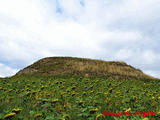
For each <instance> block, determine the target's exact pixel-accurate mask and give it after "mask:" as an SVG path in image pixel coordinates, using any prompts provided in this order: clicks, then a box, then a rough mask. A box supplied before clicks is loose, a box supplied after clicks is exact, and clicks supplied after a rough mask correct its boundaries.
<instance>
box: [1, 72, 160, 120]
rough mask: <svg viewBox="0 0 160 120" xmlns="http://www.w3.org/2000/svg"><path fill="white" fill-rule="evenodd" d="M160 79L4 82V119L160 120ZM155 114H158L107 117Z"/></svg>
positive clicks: (39, 77) (59, 78)
mask: <svg viewBox="0 0 160 120" xmlns="http://www.w3.org/2000/svg"><path fill="white" fill-rule="evenodd" d="M159 86H160V81H159V80H146V81H145V80H122V79H120V80H116V79H111V78H100V77H84V76H71V75H68V76H67V75H61V76H60V75H52V76H51V75H50V76H45V75H38V74H37V75H36V74H35V75H21V76H15V77H11V78H4V79H0V119H2V120H3V119H8V120H160V87H159ZM105 110H106V111H112V112H125V111H128V112H132V113H136V112H137V111H139V112H140V111H141V112H150V111H152V112H155V113H156V115H152V116H150V115H143V114H142V115H136V116H135V115H134V114H133V115H130V116H129V115H128V116H127V115H106V116H104V115H103V112H104V111H105Z"/></svg>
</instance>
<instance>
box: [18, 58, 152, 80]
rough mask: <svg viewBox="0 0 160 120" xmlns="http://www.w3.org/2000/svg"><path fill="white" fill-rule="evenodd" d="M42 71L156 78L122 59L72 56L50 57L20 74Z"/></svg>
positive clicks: (43, 72) (122, 77)
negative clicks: (94, 58)
mask: <svg viewBox="0 0 160 120" xmlns="http://www.w3.org/2000/svg"><path fill="white" fill-rule="evenodd" d="M32 73H40V74H45V75H59V74H61V75H63V74H71V75H84V76H86V74H87V76H100V77H111V78H115V79H154V78H153V77H151V76H148V75H146V74H144V73H143V72H142V71H141V70H139V69H135V68H134V67H132V66H130V65H127V64H126V63H124V62H122V61H118V62H116V61H108V62H107V61H102V60H93V59H84V58H72V57H50V58H44V59H41V60H39V61H38V62H36V63H34V64H33V65H31V66H28V67H27V68H25V69H24V70H22V71H20V72H19V73H18V74H17V75H19V74H32Z"/></svg>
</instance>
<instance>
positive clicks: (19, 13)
mask: <svg viewBox="0 0 160 120" xmlns="http://www.w3.org/2000/svg"><path fill="white" fill-rule="evenodd" d="M159 11H160V0H118V1H117V0H14V1H13V0H3V1H2V0H1V1H0V76H1V77H6V76H11V75H14V74H15V73H16V72H17V71H19V70H20V69H23V68H24V67H26V66H28V65H30V64H32V63H33V62H35V61H37V60H39V59H40V58H44V57H50V56H73V57H84V58H93V59H102V60H107V61H108V60H109V61H125V62H126V63H128V64H130V65H132V66H134V67H136V68H139V69H141V70H143V72H144V73H147V74H149V75H152V76H155V77H158V78H160V64H159V61H160V48H159V45H160V34H159V31H160V22H159V21H160V14H159Z"/></svg>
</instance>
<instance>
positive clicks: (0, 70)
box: [0, 63, 18, 77]
mask: <svg viewBox="0 0 160 120" xmlns="http://www.w3.org/2000/svg"><path fill="white" fill-rule="evenodd" d="M17 71H18V70H17V69H13V68H11V67H9V66H6V65H4V64H1V63H0V77H5V76H11V75H14V74H15V73H16V72H17Z"/></svg>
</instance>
